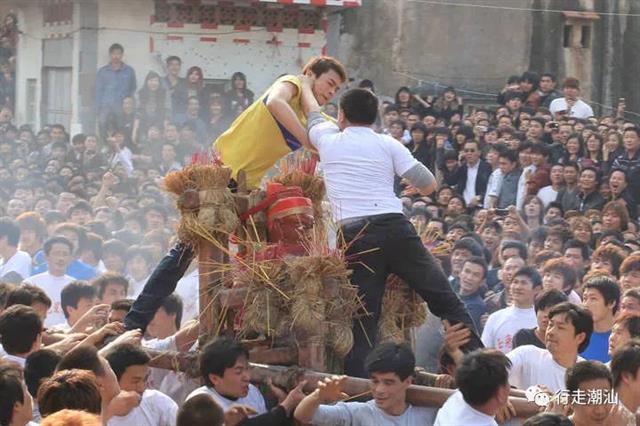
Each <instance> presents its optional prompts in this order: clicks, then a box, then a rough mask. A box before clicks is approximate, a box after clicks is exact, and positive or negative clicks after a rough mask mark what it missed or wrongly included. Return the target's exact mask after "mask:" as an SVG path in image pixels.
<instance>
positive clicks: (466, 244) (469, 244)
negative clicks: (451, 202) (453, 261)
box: [448, 227, 483, 256]
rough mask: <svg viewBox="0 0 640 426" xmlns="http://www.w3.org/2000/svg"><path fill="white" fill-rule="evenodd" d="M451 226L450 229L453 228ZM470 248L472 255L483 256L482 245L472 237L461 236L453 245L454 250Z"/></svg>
mask: <svg viewBox="0 0 640 426" xmlns="http://www.w3.org/2000/svg"><path fill="white" fill-rule="evenodd" d="M451 228H452V227H450V228H449V229H448V230H451ZM459 249H462V250H468V251H469V252H470V253H471V255H472V256H482V254H483V253H482V247H481V246H480V244H478V243H477V242H476V241H475V240H474V239H472V238H461V239H459V240H458V241H456V242H455V244H454V245H453V250H452V252H454V251H456V250H459Z"/></svg>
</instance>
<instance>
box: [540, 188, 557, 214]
mask: <svg viewBox="0 0 640 426" xmlns="http://www.w3.org/2000/svg"><path fill="white" fill-rule="evenodd" d="M538 198H540V201H542V205H543V206H544V208H547V206H548V205H549V203H552V202H554V201H555V200H556V199H557V198H558V191H556V190H555V189H553V186H551V185H548V186H545V187H542V188H540V190H539V191H538Z"/></svg>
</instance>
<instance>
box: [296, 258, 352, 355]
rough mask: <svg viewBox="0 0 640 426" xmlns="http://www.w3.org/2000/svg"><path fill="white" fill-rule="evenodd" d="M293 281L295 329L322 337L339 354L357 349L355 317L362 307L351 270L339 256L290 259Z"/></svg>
mask: <svg viewBox="0 0 640 426" xmlns="http://www.w3.org/2000/svg"><path fill="white" fill-rule="evenodd" d="M287 266H288V270H289V275H290V277H291V282H292V283H294V285H295V289H294V290H293V296H292V302H291V326H292V328H293V329H294V330H296V331H301V332H306V333H312V334H320V335H323V334H324V337H325V340H326V342H327V344H328V346H329V347H330V348H331V349H333V351H334V352H335V353H336V354H337V355H339V356H344V355H346V354H347V353H348V352H349V351H350V350H351V347H352V346H353V332H352V326H353V317H354V316H355V314H356V312H357V311H358V310H359V309H360V307H361V306H362V302H361V300H360V297H359V296H358V289H357V287H355V286H353V285H351V283H350V282H349V274H350V271H349V270H348V269H347V267H346V264H345V262H344V260H343V259H341V258H340V257H337V256H306V257H297V258H292V259H288V260H287Z"/></svg>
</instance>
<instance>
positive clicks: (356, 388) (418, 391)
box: [147, 348, 538, 418]
mask: <svg viewBox="0 0 640 426" xmlns="http://www.w3.org/2000/svg"><path fill="white" fill-rule="evenodd" d="M259 352H261V353H262V354H263V355H264V357H265V358H269V357H272V358H276V357H282V358H284V357H286V355H285V354H287V353H288V354H289V356H294V357H296V358H297V354H296V353H295V351H292V350H291V349H290V348H276V349H268V350H262V351H256V352H255V353H254V352H252V353H251V359H254V356H256V355H257V354H258V353H259ZM147 353H148V354H149V356H151V362H150V363H149V365H150V366H151V367H156V368H164V369H168V370H174V371H183V372H186V373H187V374H189V375H191V376H192V377H198V375H199V373H198V361H197V359H198V358H197V357H198V353H197V352H186V353H179V352H160V351H152V350H147ZM250 367H251V381H252V382H253V383H259V384H263V383H266V382H267V379H271V380H273V382H274V383H287V382H288V381H290V378H291V377H292V376H299V377H300V378H301V379H303V380H307V384H306V386H305V387H304V391H305V392H307V393H310V392H313V391H314V390H315V389H316V386H317V383H318V381H320V380H324V379H325V378H326V377H331V376H332V375H331V374H325V373H318V372H316V371H310V370H302V369H296V368H295V367H284V366H278V365H267V364H260V363H255V362H251V363H250ZM369 390H370V383H369V380H367V379H361V378H358V377H348V378H347V380H346V381H345V382H344V385H343V387H342V391H343V392H344V393H346V394H347V395H350V396H354V395H362V396H366V395H367V392H368V391H369ZM453 392H455V390H453V389H442V388H434V387H429V386H419V385H411V386H410V387H409V389H408V391H407V401H409V402H410V403H411V404H413V405H415V406H419V407H441V406H442V404H444V402H445V401H446V400H447V398H449V396H450V395H451V394H452V393H453ZM509 402H511V404H513V407H514V408H515V410H516V413H517V416H518V417H520V418H527V417H531V416H533V415H535V414H536V413H538V406H536V405H535V404H534V403H531V402H529V401H527V400H526V399H524V398H520V397H514V396H511V397H509Z"/></svg>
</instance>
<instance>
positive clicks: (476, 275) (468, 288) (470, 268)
mask: <svg viewBox="0 0 640 426" xmlns="http://www.w3.org/2000/svg"><path fill="white" fill-rule="evenodd" d="M484 274H485V272H484V268H483V267H482V266H481V265H478V264H476V263H471V262H465V263H464V266H463V267H462V272H460V294H461V295H463V296H464V295H470V294H473V293H475V292H476V291H478V289H479V288H480V286H481V285H482V283H483V282H484Z"/></svg>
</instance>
